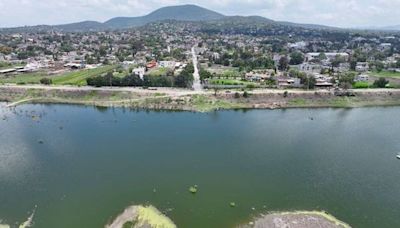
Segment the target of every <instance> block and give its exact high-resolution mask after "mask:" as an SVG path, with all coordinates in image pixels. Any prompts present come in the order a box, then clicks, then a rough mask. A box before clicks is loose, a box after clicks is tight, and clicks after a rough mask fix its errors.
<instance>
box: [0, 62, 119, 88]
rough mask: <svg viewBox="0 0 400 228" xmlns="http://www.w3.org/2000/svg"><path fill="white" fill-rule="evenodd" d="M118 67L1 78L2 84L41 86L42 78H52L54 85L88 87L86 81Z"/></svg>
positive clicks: (36, 73)
mask: <svg viewBox="0 0 400 228" xmlns="http://www.w3.org/2000/svg"><path fill="white" fill-rule="evenodd" d="M115 68H116V66H103V67H99V68H96V69H89V70H79V71H72V72H68V73H64V74H60V75H48V74H47V73H46V72H44V71H39V72H33V73H25V74H18V75H9V76H0V84H5V83H15V84H39V83H40V79H42V78H45V77H47V78H51V79H52V80H53V84H54V85H76V86H83V85H86V79H87V78H89V77H94V76H98V75H102V74H105V73H107V72H111V71H113V70H114V69H115Z"/></svg>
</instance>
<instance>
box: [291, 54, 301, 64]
mask: <svg viewBox="0 0 400 228" xmlns="http://www.w3.org/2000/svg"><path fill="white" fill-rule="evenodd" d="M303 62H304V55H303V54H302V53H301V52H293V53H292V54H290V65H299V64H302V63H303Z"/></svg>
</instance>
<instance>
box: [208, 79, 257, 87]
mask: <svg viewBox="0 0 400 228" xmlns="http://www.w3.org/2000/svg"><path fill="white" fill-rule="evenodd" d="M209 83H210V84H212V85H254V86H256V83H254V82H248V81H240V80H235V79H211V80H210V81H209Z"/></svg>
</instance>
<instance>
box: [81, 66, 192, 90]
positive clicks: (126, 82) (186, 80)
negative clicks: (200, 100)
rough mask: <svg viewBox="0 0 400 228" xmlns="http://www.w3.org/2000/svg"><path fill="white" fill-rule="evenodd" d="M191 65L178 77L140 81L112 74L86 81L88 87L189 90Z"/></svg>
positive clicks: (132, 75)
mask: <svg viewBox="0 0 400 228" xmlns="http://www.w3.org/2000/svg"><path fill="white" fill-rule="evenodd" d="M193 72H194V67H193V65H188V66H187V67H185V68H184V69H183V70H182V72H181V73H180V74H179V75H178V76H173V75H172V76H171V75H167V74H165V75H145V76H144V77H143V79H141V78H140V77H139V76H138V75H135V74H129V75H127V76H125V77H123V78H121V77H116V76H114V74H113V73H111V72H110V73H107V74H106V75H101V76H96V77H91V78H88V79H87V80H86V82H87V84H88V85H89V86H95V87H102V86H145V87H181V88H190V87H191V86H192V85H193V80H194V78H193Z"/></svg>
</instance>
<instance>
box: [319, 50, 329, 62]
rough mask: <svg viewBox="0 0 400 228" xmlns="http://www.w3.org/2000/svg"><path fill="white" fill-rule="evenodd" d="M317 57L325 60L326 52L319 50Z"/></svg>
mask: <svg viewBox="0 0 400 228" xmlns="http://www.w3.org/2000/svg"><path fill="white" fill-rule="evenodd" d="M318 59H319V60H320V61H322V60H326V59H327V57H326V54H325V53H324V52H321V53H320V54H319V56H318Z"/></svg>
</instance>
